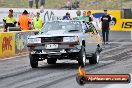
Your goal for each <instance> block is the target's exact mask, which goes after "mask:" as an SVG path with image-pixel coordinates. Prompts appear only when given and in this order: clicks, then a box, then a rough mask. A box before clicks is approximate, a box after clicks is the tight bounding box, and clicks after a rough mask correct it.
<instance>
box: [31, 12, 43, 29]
mask: <svg viewBox="0 0 132 88" xmlns="http://www.w3.org/2000/svg"><path fill="white" fill-rule="evenodd" d="M33 25H34V29H35V30H40V29H41V28H42V26H43V21H42V17H40V13H39V12H37V15H36V16H35V17H34V18H33Z"/></svg>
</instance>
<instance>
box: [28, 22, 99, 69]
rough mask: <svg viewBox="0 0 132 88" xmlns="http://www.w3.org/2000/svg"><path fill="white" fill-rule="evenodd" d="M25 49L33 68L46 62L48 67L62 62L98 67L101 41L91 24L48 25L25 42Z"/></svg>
mask: <svg viewBox="0 0 132 88" xmlns="http://www.w3.org/2000/svg"><path fill="white" fill-rule="evenodd" d="M27 47H28V50H29V58H30V65H31V67H32V68H37V67H38V61H43V60H45V59H47V63H48V64H56V61H57V60H63V59H69V60H77V61H78V64H79V66H82V67H84V66H85V65H86V60H87V59H88V60H89V63H90V64H98V63H99V56H100V52H101V50H102V38H101V36H100V35H99V33H98V31H97V27H96V26H95V25H94V24H93V23H91V22H84V21H79V20H78V21H75V20H68V21H66V20H65V21H64V20H59V21H50V22H47V23H45V25H44V26H43V28H42V29H41V31H40V32H39V33H38V34H37V35H33V36H30V37H29V38H28V44H27Z"/></svg>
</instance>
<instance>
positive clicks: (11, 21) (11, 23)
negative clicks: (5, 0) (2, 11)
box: [3, 9, 17, 32]
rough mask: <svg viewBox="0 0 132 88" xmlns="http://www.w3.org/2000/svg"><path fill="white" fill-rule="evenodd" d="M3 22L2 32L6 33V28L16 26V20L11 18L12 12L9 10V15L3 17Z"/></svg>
mask: <svg viewBox="0 0 132 88" xmlns="http://www.w3.org/2000/svg"><path fill="white" fill-rule="evenodd" d="M3 22H4V32H7V28H8V27H15V26H16V23H17V21H16V18H15V17H14V16H13V10H12V9H10V10H9V15H8V16H6V17H4V19H3Z"/></svg>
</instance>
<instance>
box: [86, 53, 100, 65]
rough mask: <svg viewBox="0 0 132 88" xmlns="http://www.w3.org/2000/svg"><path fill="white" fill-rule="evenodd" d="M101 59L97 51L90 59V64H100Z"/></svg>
mask: <svg viewBox="0 0 132 88" xmlns="http://www.w3.org/2000/svg"><path fill="white" fill-rule="evenodd" d="M99 57H100V54H99V52H98V51H96V52H95V54H93V56H92V57H91V58H89V64H98V63H99Z"/></svg>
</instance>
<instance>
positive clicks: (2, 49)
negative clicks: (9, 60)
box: [0, 32, 15, 58]
mask: <svg viewBox="0 0 132 88" xmlns="http://www.w3.org/2000/svg"><path fill="white" fill-rule="evenodd" d="M0 42H1V43H0V57H1V58H2V57H11V56H14V55H15V42H14V33H3V32H2V33H0Z"/></svg>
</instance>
